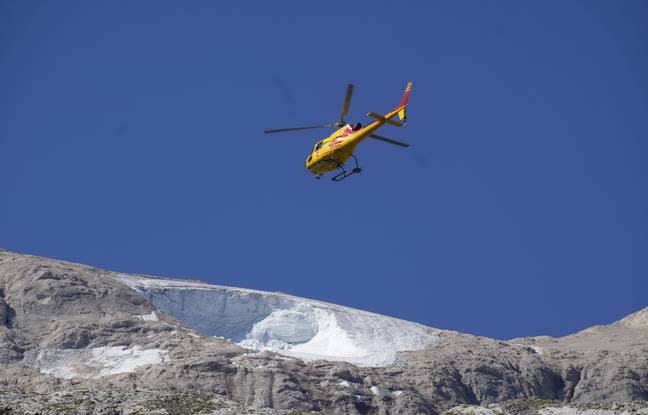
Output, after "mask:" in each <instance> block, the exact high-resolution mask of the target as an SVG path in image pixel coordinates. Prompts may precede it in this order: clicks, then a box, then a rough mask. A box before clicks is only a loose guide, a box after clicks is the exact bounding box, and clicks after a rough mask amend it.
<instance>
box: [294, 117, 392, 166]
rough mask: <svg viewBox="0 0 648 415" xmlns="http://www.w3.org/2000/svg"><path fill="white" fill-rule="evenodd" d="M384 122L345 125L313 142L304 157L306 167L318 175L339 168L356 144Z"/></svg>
mask: <svg viewBox="0 0 648 415" xmlns="http://www.w3.org/2000/svg"><path fill="white" fill-rule="evenodd" d="M384 123H385V122H384V121H374V122H372V123H370V124H369V125H367V126H365V127H361V128H359V129H356V130H354V127H353V126H352V125H351V124H347V125H345V126H344V127H342V128H340V129H339V130H337V131H335V132H334V133H333V134H331V135H330V136H328V137H326V138H324V139H323V140H320V141H318V142H317V143H316V144H315V146H314V147H313V150H312V151H311V153H310V154H309V155H308V157H307V158H306V169H307V170H308V171H310V172H311V173H313V174H317V175H319V174H324V173H328V172H330V171H332V170H335V169H337V168H339V167H340V166H342V165H343V164H344V163H345V162H346V161H347V160H348V159H349V157H351V155H352V154H353V152H354V151H355V148H356V146H357V145H358V144H360V142H361V141H362V140H364V139H365V138H367V137H369V135H370V134H372V133H373V132H374V131H376V130H377V129H378V128H380V127H381V126H382V125H383V124H384Z"/></svg>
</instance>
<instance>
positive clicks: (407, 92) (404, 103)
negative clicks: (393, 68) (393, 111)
mask: <svg viewBox="0 0 648 415" xmlns="http://www.w3.org/2000/svg"><path fill="white" fill-rule="evenodd" d="M411 89H412V83H411V82H408V83H407V87H405V92H403V99H401V102H400V105H399V107H403V106H405V105H407V98H408V97H409V93H410V90H411Z"/></svg>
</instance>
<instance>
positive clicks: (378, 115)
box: [367, 112, 403, 127]
mask: <svg viewBox="0 0 648 415" xmlns="http://www.w3.org/2000/svg"><path fill="white" fill-rule="evenodd" d="M367 115H368V116H369V117H371V118H375V119H376V120H378V121H382V122H386V123H387V124H390V125H393V126H394V127H402V126H403V124H401V123H399V122H396V121H394V120H392V119H389V118H385V117H383V116H382V115H380V114H376V113H375V112H368V113H367ZM394 115H395V114H394Z"/></svg>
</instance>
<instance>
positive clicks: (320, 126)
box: [263, 124, 335, 134]
mask: <svg viewBox="0 0 648 415" xmlns="http://www.w3.org/2000/svg"><path fill="white" fill-rule="evenodd" d="M331 127H335V125H332V124H327V125H311V126H308V127H295V128H277V129H274V130H264V131H263V132H264V133H265V134H272V133H281V132H284V131H299V130H311V129H313V128H331Z"/></svg>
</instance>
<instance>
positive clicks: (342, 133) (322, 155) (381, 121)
mask: <svg viewBox="0 0 648 415" xmlns="http://www.w3.org/2000/svg"><path fill="white" fill-rule="evenodd" d="M411 89H412V83H411V82H409V83H408V84H407V87H406V88H405V92H404V93H403V98H402V99H401V102H400V104H398V106H397V107H396V108H394V109H393V110H391V111H389V112H388V113H387V114H385V115H380V114H376V113H373V112H369V113H367V116H369V117H371V118H373V119H374V121H373V122H371V123H370V124H368V125H367V126H365V127H363V126H362V124H360V123H356V124H347V123H346V122H345V121H344V117H345V116H346V115H347V113H348V112H349V104H350V103H351V96H352V95H353V85H352V84H349V85H348V86H347V90H346V96H345V97H344V104H343V105H342V113H341V114H340V119H339V120H338V121H337V122H336V123H335V124H327V125H311V126H308V127H297V128H279V129H275V130H265V131H264V133H266V134H271V133H279V132H284V131H299V130H310V129H312V128H337V129H338V130H336V131H335V132H334V133H333V134H331V135H330V136H328V137H326V138H324V139H323V140H320V141H318V142H317V143H316V144H315V146H313V149H312V150H311V152H310V154H309V155H308V157H307V158H306V169H307V170H308V171H310V172H311V173H313V174H314V175H315V178H317V179H319V178H321V177H322V175H323V174H324V173H328V172H330V171H333V170H335V169H340V170H341V171H340V173H338V174H336V175H335V176H333V177H332V178H331V180H333V181H334V182H339V181H341V180H343V179H346V178H347V177H349V176H351V175H352V174H354V173H360V172H361V171H362V169H361V168H360V166H359V165H358V159H357V158H356V156H354V155H353V151H354V150H355V148H356V146H357V145H358V144H359V143H360V142H361V141H362V140H364V139H365V138H373V139H376V140H380V141H384V142H386V143H390V144H395V145H397V146H401V147H409V144H406V143H403V142H401V141H396V140H392V139H391V138H387V137H383V136H381V135H378V134H374V131H376V130H377V129H379V128H380V127H382V126H383V125H385V124H390V125H393V126H394V127H402V126H403V125H405V123H406V122H407V116H406V114H405V109H406V108H407V98H408V96H409V92H410V90H411ZM396 115H398V118H399V119H400V121H402V122H398V121H395V120H393V119H392V118H393V117H395V116H396ZM349 158H353V160H354V161H355V167H354V168H353V169H352V170H351V171H348V170H347V169H346V168H345V166H344V163H345V162H346V161H347V160H348V159H349Z"/></svg>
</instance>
